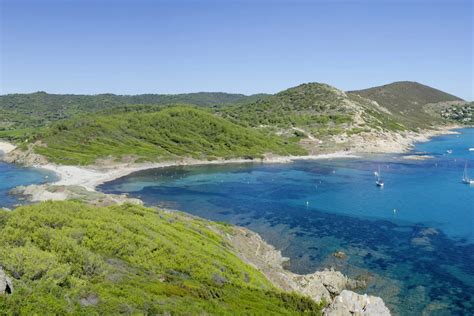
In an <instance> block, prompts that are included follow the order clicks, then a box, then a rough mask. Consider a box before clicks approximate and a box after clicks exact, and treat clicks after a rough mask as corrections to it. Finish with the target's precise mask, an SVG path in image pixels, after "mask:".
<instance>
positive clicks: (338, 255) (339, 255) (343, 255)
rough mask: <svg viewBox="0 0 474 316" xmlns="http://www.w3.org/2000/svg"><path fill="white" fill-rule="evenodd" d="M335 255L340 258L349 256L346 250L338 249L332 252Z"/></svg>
mask: <svg viewBox="0 0 474 316" xmlns="http://www.w3.org/2000/svg"><path fill="white" fill-rule="evenodd" d="M332 255H333V256H334V257H336V258H338V259H346V258H347V255H346V253H345V252H344V251H341V250H339V251H336V252H335V253H333V254H332Z"/></svg>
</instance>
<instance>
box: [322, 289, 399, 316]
mask: <svg viewBox="0 0 474 316" xmlns="http://www.w3.org/2000/svg"><path fill="white" fill-rule="evenodd" d="M324 315H326V316H345V315H356V316H362V315H364V316H386V315H387V316H388V315H390V310H389V309H388V308H387V307H386V306H385V304H384V302H383V300H382V299H381V298H380V297H376V296H369V295H367V294H364V295H360V294H357V293H354V292H352V291H348V290H343V291H342V292H341V294H339V295H338V296H336V298H335V299H334V301H333V302H332V304H331V305H329V306H328V307H327V308H326V309H325V311H324Z"/></svg>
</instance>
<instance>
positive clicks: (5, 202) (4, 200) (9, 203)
mask: <svg viewBox="0 0 474 316" xmlns="http://www.w3.org/2000/svg"><path fill="white" fill-rule="evenodd" d="M0 154H1V152H0ZM54 179H56V175H55V174H54V173H52V172H50V171H47V170H41V169H36V168H23V167H19V166H16V165H13V164H7V163H3V162H0V208H1V207H7V208H11V207H13V206H14V205H16V204H22V203H24V201H20V200H18V199H17V198H16V197H14V196H12V195H10V194H9V191H10V190H11V189H13V188H14V187H16V186H19V185H29V184H40V183H45V182H48V181H53V180H54Z"/></svg>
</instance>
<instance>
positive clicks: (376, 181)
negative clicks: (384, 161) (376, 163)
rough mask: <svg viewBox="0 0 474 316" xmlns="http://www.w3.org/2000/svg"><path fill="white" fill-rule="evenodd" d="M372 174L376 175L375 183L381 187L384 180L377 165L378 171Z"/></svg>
mask: <svg viewBox="0 0 474 316" xmlns="http://www.w3.org/2000/svg"><path fill="white" fill-rule="evenodd" d="M374 175H375V177H376V180H375V185H376V186H378V187H381V188H382V187H383V186H384V182H383V180H382V176H381V173H380V167H379V171H375V172H374Z"/></svg>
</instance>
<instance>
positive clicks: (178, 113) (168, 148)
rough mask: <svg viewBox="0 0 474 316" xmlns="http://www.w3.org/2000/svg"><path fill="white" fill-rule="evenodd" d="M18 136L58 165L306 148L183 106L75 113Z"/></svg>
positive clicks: (290, 151)
mask: <svg viewBox="0 0 474 316" xmlns="http://www.w3.org/2000/svg"><path fill="white" fill-rule="evenodd" d="M22 137H23V138H25V139H28V140H29V141H30V142H34V141H37V142H36V144H35V145H34V150H35V151H36V152H37V153H39V154H41V155H43V156H45V157H47V158H49V160H50V161H53V162H56V163H61V164H81V165H82V164H92V163H94V162H95V161H96V160H97V159H100V158H109V157H111V158H112V159H121V158H127V160H135V161H136V160H137V159H139V160H142V161H143V160H146V161H159V160H167V159H176V158H182V157H190V158H196V159H216V158H218V157H219V158H233V157H239V158H241V157H248V158H256V157H260V156H262V155H263V154H265V153H274V154H280V155H289V154H304V153H305V151H304V150H302V149H301V148H300V147H299V146H298V145H297V144H296V143H295V142H294V141H292V140H288V139H281V138H279V137H277V136H270V135H267V134H264V133H262V132H260V131H257V130H254V129H251V128H247V127H242V126H239V125H237V124H234V123H231V122H229V121H226V120H225V119H223V118H220V117H217V116H215V115H213V114H212V113H211V112H208V111H205V110H200V109H196V108H192V107H187V106H174V107H168V108H164V109H162V110H160V111H155V112H145V113H143V112H124V113H118V114H111V115H85V116H79V117H75V118H71V119H69V120H63V121H59V122H57V123H55V124H53V125H52V126H50V127H44V128H42V129H40V130H38V131H37V132H35V133H33V134H29V135H28V134H27V135H26V136H25V135H22ZM23 144H25V143H24V142H23Z"/></svg>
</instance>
